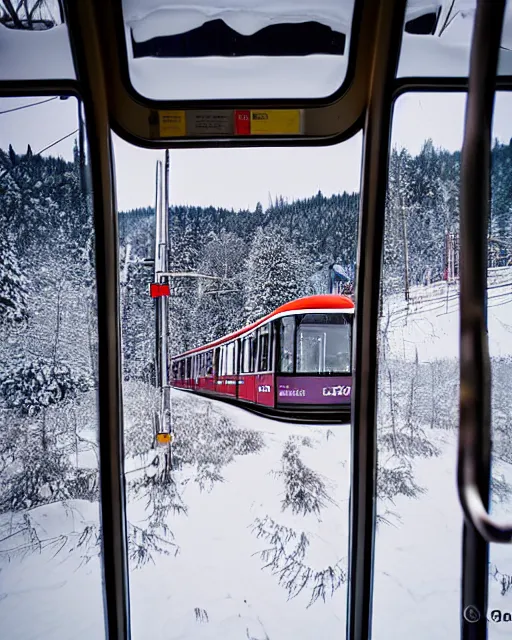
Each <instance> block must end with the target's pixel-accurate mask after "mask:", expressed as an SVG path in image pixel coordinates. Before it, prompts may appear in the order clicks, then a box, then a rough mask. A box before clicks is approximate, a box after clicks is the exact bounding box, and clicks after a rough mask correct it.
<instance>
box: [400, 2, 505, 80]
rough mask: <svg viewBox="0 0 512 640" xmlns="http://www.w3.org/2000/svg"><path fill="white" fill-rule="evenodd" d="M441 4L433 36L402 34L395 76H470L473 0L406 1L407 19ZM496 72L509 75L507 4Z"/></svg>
mask: <svg viewBox="0 0 512 640" xmlns="http://www.w3.org/2000/svg"><path fill="white" fill-rule="evenodd" d="M440 4H441V5H442V10H441V14H440V17H439V21H438V25H437V28H436V33H435V34H434V35H416V34H409V33H404V34H403V40H402V51H401V53H400V61H399V65H398V74H397V75H398V77H399V78H403V77H414V76H433V77H464V76H467V75H468V73H469V52H470V47H471V38H472V32H473V23H474V17H475V11H476V0H455V2H452V0H450V1H446V0H445V1H444V2H435V3H433V2H430V1H428V0H409V1H408V3H407V18H406V19H413V18H416V17H418V16H419V15H421V14H422V13H427V12H428V11H431V10H432V9H433V8H435V7H434V6H435V5H437V6H439V5H440ZM445 24H447V26H446V28H445ZM501 45H502V47H504V48H503V49H502V50H501V51H500V58H499V65H498V73H499V74H500V75H510V74H511V73H512V50H511V49H512V5H511V3H510V2H509V3H507V7H506V9H505V20H504V24H503V31H502V38H501Z"/></svg>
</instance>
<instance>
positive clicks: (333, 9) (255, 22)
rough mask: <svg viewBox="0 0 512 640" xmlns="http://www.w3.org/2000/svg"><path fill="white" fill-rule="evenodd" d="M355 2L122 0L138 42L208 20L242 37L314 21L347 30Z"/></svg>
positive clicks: (186, 28)
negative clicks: (218, 23)
mask: <svg viewBox="0 0 512 640" xmlns="http://www.w3.org/2000/svg"><path fill="white" fill-rule="evenodd" d="M354 1H355V0H263V1H260V2H258V3H257V5H256V6H255V3H254V0H198V1H197V2H195V3H194V4H193V5H190V4H187V3H186V2H184V1H183V0H123V14H124V21H125V23H126V24H127V25H128V26H129V27H130V28H131V29H132V30H133V37H134V38H135V40H137V41H141V40H148V39H150V38H155V37H157V36H163V35H174V34H177V33H185V32H187V31H190V30H192V29H195V28H197V27H200V26H202V25H203V24H204V23H205V22H208V21H210V20H216V19H218V20H223V21H224V22H225V23H226V24H227V25H228V26H230V27H231V28H232V29H235V30H236V31H238V33H240V34H243V35H252V34H254V33H256V32H257V31H259V30H261V29H263V28H264V27H267V26H270V25H273V24H280V23H299V22H309V21H316V22H319V23H321V24H324V25H326V26H328V27H331V28H332V29H335V30H336V31H340V32H342V33H347V32H348V31H349V30H350V24H351V22H352V14H353V10H354Z"/></svg>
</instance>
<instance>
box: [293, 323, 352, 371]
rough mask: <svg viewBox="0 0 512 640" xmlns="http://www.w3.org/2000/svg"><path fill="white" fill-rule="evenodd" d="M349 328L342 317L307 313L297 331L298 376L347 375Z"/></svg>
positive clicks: (348, 367)
mask: <svg viewBox="0 0 512 640" xmlns="http://www.w3.org/2000/svg"><path fill="white" fill-rule="evenodd" d="M351 335H352V332H351V325H350V324H349V322H347V319H346V318H345V317H344V316H342V315H334V314H332V315H326V314H324V315H320V314H307V315H305V316H302V317H301V318H300V319H299V325H298V328H297V373H349V372H350V369H351V366H350V360H351Z"/></svg>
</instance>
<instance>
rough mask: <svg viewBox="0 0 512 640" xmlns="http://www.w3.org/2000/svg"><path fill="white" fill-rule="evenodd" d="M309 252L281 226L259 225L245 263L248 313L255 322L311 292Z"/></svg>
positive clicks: (247, 316)
mask: <svg viewBox="0 0 512 640" xmlns="http://www.w3.org/2000/svg"><path fill="white" fill-rule="evenodd" d="M308 263H309V260H308V256H307V255H306V254H305V252H304V251H302V250H301V249H299V247H297V245H295V244H293V243H291V242H289V241H288V239H287V238H286V237H285V236H284V234H283V233H282V231H281V229H279V228H278V227H267V228H266V229H261V228H260V229H258V231H257V232H256V235H255V237H254V241H253V243H252V246H251V250H250V253H249V257H248V259H247V261H246V264H245V274H244V276H245V283H244V288H245V316H246V320H247V321H248V322H252V321H254V320H256V319H257V318H260V317H262V316H264V315H266V314H267V313H270V312H271V311H273V310H274V309H275V308H276V307H278V306H280V305H282V304H285V303H286V302H290V301H291V300H295V299H296V298H299V297H301V296H303V295H307V294H308V293H309V292H310V284H309V276H310V275H311V271H312V270H311V267H310V266H309V264H308Z"/></svg>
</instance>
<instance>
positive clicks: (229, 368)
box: [226, 342, 235, 376]
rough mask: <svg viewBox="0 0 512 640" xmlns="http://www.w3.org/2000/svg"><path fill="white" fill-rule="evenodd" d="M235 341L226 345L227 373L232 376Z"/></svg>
mask: <svg viewBox="0 0 512 640" xmlns="http://www.w3.org/2000/svg"><path fill="white" fill-rule="evenodd" d="M234 362H235V343H234V342H232V343H231V344H228V345H227V346H226V375H228V376H232V375H233V373H234Z"/></svg>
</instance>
